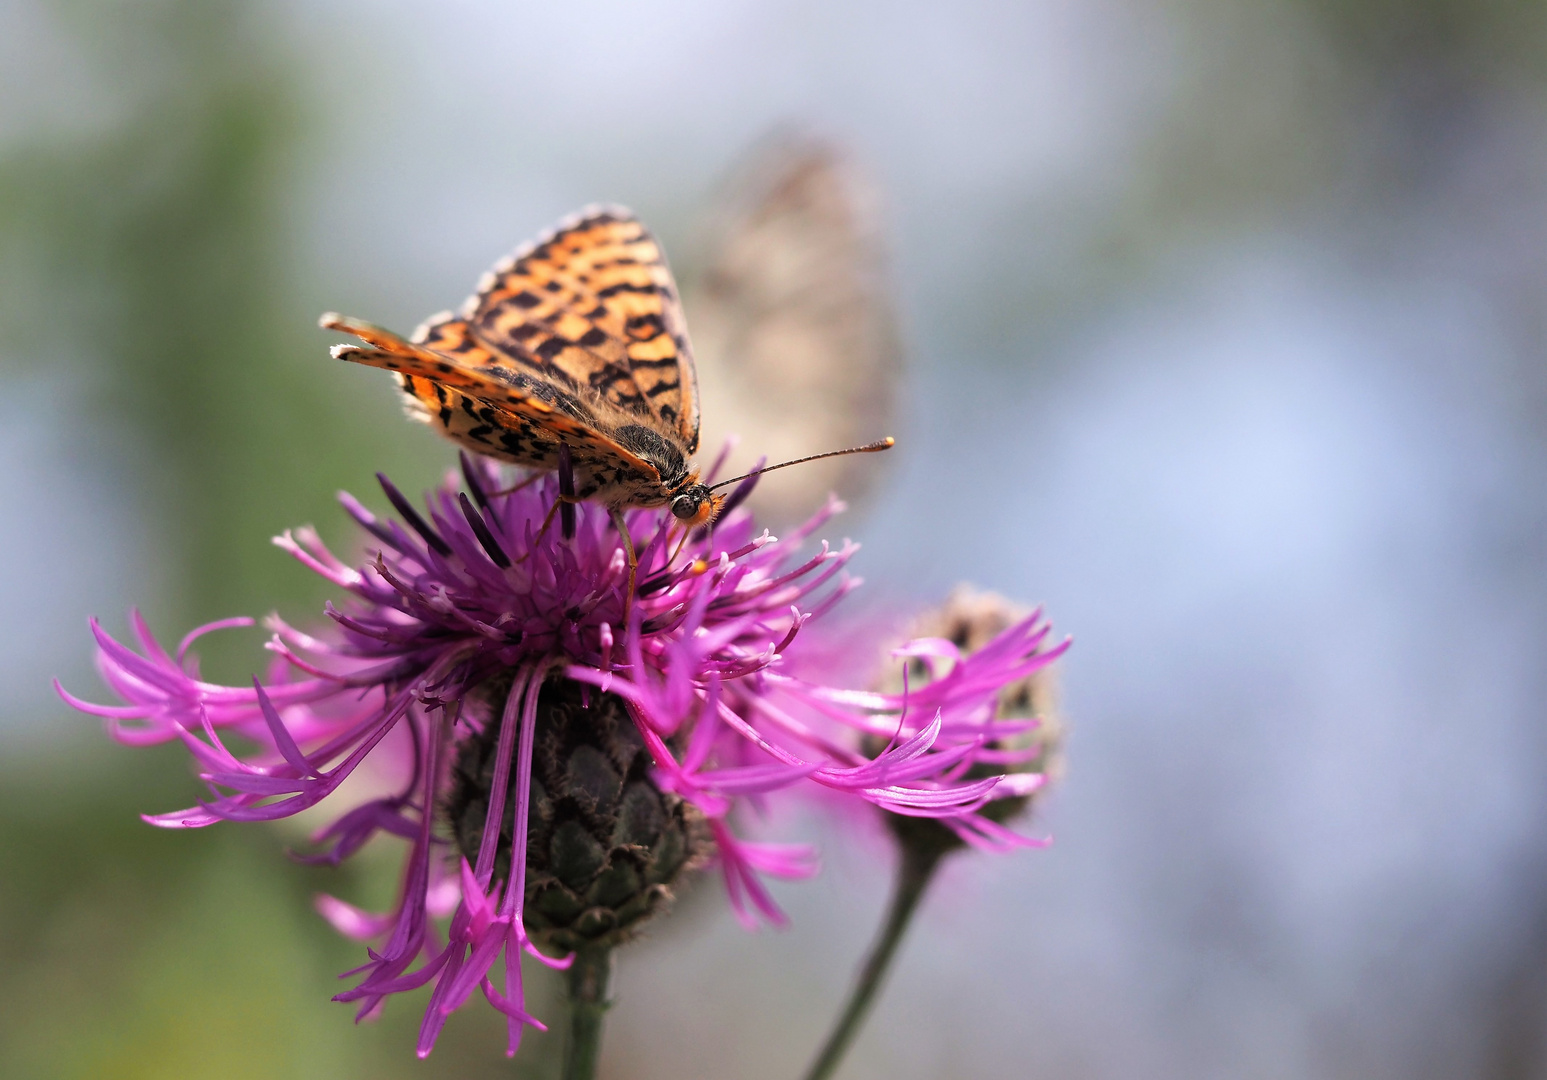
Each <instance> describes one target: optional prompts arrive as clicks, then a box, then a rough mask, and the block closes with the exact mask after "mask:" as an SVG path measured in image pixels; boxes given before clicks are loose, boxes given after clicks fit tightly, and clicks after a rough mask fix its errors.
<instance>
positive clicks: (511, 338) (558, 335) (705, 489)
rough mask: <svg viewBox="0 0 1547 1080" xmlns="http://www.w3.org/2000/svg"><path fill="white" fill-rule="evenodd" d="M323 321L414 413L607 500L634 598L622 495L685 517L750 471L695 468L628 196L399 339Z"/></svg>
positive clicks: (646, 238)
mask: <svg viewBox="0 0 1547 1080" xmlns="http://www.w3.org/2000/svg"><path fill="white" fill-rule="evenodd" d="M321 324H322V326H323V327H324V328H325V329H332V330H344V331H347V332H348V333H351V334H353V335H354V336H355V337H357V338H359V339H360V340H361V341H363V342H365V345H364V346H360V345H337V346H334V348H333V356H334V357H335V358H337V359H340V360H349V361H353V362H354V363H357V364H366V365H369V366H371V367H378V368H385V369H386V370H388V371H392V372H396V373H397V376H398V380H399V382H400V384H401V386H402V389H403V393H404V395H405V396H406V397H407V399H408V408H409V412H410V415H411V416H413V417H414V418H416V419H419V420H423V421H425V422H426V423H429V424H431V425H434V426H438V427H439V428H440V429H441V431H443V432H444V433H445V434H447V435H449V436H450V437H451V438H453V439H455V440H456V441H457V442H459V443H461V444H462V445H463V446H466V447H468V448H469V449H471V450H474V451H476V452H477V453H480V454H486V455H488V456H490V457H493V458H498V459H500V460H502V461H508V462H512V463H514V464H516V465H524V466H527V467H528V468H532V469H553V468H560V477H561V481H563V480H565V479H568V480H569V482H571V483H573V484H574V490H573V492H572V493H566V494H563V495H561V496H560V498H561V500H563V501H568V502H579V501H581V500H584V499H597V500H599V501H600V502H602V504H603V505H605V506H606V507H607V508H608V510H609V511H610V513H611V515H612V518H613V522H614V524H615V525H616V526H617V528H618V532H619V534H620V536H621V537H622V538H623V542H624V546H625V549H626V553H627V555H628V568H629V584H628V591H627V593H626V596H628V597H630V598H631V597H632V596H633V593H634V582H635V571H636V569H637V566H638V562H637V559H636V558H635V553H634V543H633V539H632V537H631V536H630V534H629V531H628V528H627V525H626V524H625V522H624V521H623V518H622V514H621V511H622V510H623V508H625V507H629V506H644V507H651V506H669V507H670V508H671V513H672V515H673V516H674V517H675V518H677V520H678V521H679V522H681V523H682V525H683V526H684V528H685V529H687V530H690V529H693V528H696V527H698V526H702V525H708V524H710V523H712V522H713V521H714V519H715V516H716V515H717V514H718V513H719V511H720V509H721V507H722V506H723V505H724V503H725V496H723V495H716V494H715V493H714V489H715V488H717V487H724V486H725V485H727V484H731V483H735V482H736V481H738V480H743V479H745V478H746V477H745V476H738V477H734V478H732V479H731V480H722V481H720V482H719V483H717V484H714V485H707V484H704V483H701V482H700V481H699V474H700V471H699V468H698V466H697V465H696V464H694V462H693V454H694V452H695V451H697V449H698V425H699V406H698V377H697V372H696V369H695V368H694V366H693V350H692V347H691V346H690V345H689V344H688V335H687V326H686V322H685V320H684V318H683V315H682V304H681V301H680V299H679V297H678V293H677V286H676V282H675V281H674V280H673V278H672V274H671V270H670V269H669V268H668V267H667V265H666V258H665V256H664V255H663V254H662V253H661V246H660V244H658V243H657V242H656V240H655V238H654V237H653V236H651V235H650V231H649V230H648V229H646V228H645V226H644V225H643V224H642V223H641V222H640V221H639V219H638V218H636V217H635V216H634V214H633V213H632V212H631V211H629V210H626V209H624V208H623V207H620V206H590V207H587V208H585V209H584V210H581V211H580V212H579V213H577V214H575V215H574V216H572V217H569V218H566V219H565V220H564V221H561V222H560V223H559V224H558V225H557V226H556V227H555V228H554V229H553V230H552V231H551V232H549V233H547V234H546V235H544V236H542V237H540V238H539V239H537V240H535V241H533V242H532V243H531V244H528V245H527V246H526V247H524V248H522V249H521V250H520V251H518V252H516V254H514V255H512V256H511V257H510V258H508V259H505V260H503V261H501V262H500V263H498V264H496V265H495V267H494V269H493V271H491V272H490V273H489V274H487V275H486V276H485V277H484V279H483V280H482V281H480V282H479V284H478V291H477V292H476V293H474V294H473V295H472V296H471V297H469V298H468V300H467V302H466V303H465V304H464V305H463V307H462V310H461V312H460V313H459V314H453V313H452V312H449V311H448V312H444V313H442V314H440V315H435V316H432V317H431V318H430V319H429V320H428V321H426V322H425V323H424V324H423V325H422V326H420V327H419V328H418V329H417V330H415V331H414V333H413V334H412V336H411V337H410V338H408V339H406V340H405V339H404V338H400V337H398V336H397V335H396V334H393V333H392V332H391V331H388V330H383V329H382V328H380V327H378V326H373V325H371V324H370V323H366V322H361V321H360V320H358V319H350V318H345V317H344V316H342V315H338V314H335V313H331V312H330V313H328V314H326V315H324V316H323V317H322V320H321ZM892 444H893V440H892V439H891V438H889V437H888V438H886V439H883V440H881V441H880V442H876V443H872V444H870V445H868V446H863V447H855V448H854V449H852V450H839V451H832V452H829V453H826V454H814V455H811V456H810V457H806V458H797V459H796V460H794V461H786V462H784V463H782V464H780V465H774V466H769V467H767V468H760V469H755V470H753V471H754V472H770V471H772V470H773V469H782V468H784V467H785V466H787V465H797V464H800V463H801V462H804V461H813V460H816V459H818V458H824V457H832V456H835V455H837V454H850V453H859V452H871V451H875V450H885V449H887V448H889V447H891V446H892ZM561 466H562V467H561ZM566 473H568V474H569V475H568V476H566ZM748 475H750V474H748ZM559 505H560V504H559V503H558V502H555V504H554V509H558V507H559ZM549 520H550V521H551V520H552V514H551V513H550V515H549ZM546 527H547V522H544V528H545V529H546Z"/></svg>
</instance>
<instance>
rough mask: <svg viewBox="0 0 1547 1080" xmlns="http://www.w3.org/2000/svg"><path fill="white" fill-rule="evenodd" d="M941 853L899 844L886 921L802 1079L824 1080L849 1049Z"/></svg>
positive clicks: (942, 853) (830, 1074)
mask: <svg viewBox="0 0 1547 1080" xmlns="http://www.w3.org/2000/svg"><path fill="white" fill-rule="evenodd" d="M944 855H945V852H944V851H942V850H928V849H924V850H921V849H920V848H916V847H911V846H908V845H902V856H901V859H900V860H899V862H898V864H897V880H896V882H894V883H893V885H892V901H891V904H890V905H889V907H888V908H887V912H886V921H885V922H884V923H883V924H882V925H881V932H880V934H878V935H877V936H876V940H875V943H874V944H872V945H871V946H870V955H869V956H867V957H866V958H865V966H864V967H863V968H861V969H860V973H859V979H858V980H857V981H856V982H855V984H854V990H853V992H852V993H851V994H850V995H849V1002H848V1004H847V1005H846V1006H844V1010H843V1013H842V1015H841V1016H839V1018H838V1022H837V1023H836V1024H835V1025H834V1026H833V1030H832V1032H831V1033H830V1034H829V1035H828V1036H827V1042H826V1043H824V1044H823V1046H822V1051H821V1053H819V1054H818V1055H817V1058H816V1061H815V1062H813V1063H812V1065H811V1068H810V1070H809V1071H807V1073H806V1078H805V1080H827V1078H828V1077H830V1076H832V1075H833V1073H834V1072H835V1071H836V1070H837V1068H838V1063H839V1062H841V1061H842V1060H843V1055H844V1054H845V1053H846V1052H847V1051H848V1049H849V1044H850V1043H852V1042H853V1041H854V1037H855V1036H856V1035H858V1034H859V1029H860V1025H862V1024H863V1023H864V1021H865V1014H866V1013H868V1012H869V1011H870V1005H871V1002H873V1001H874V1000H875V997H876V994H877V993H878V992H879V991H880V989H881V982H882V980H883V979H884V978H885V976H886V971H887V968H889V967H890V966H891V963H892V958H893V957H894V956H895V955H896V954H897V946H898V945H899V944H901V943H902V938H903V935H904V934H905V933H907V930H908V923H909V922H910V921H911V920H912V918H913V912H914V909H915V908H917V907H918V902H919V900H920V899H921V898H922V897H923V895H924V889H925V888H926V887H927V886H928V885H929V882H930V879H931V878H932V877H934V873H935V868H936V867H938V866H939V865H940V859H941V858H942V857H943V856H944Z"/></svg>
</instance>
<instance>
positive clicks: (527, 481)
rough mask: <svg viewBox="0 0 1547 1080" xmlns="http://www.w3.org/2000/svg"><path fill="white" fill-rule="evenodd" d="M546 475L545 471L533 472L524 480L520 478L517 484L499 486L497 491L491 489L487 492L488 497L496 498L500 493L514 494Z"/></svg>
mask: <svg viewBox="0 0 1547 1080" xmlns="http://www.w3.org/2000/svg"><path fill="white" fill-rule="evenodd" d="M547 475H548V474H547V473H545V472H534V473H533V474H532V475H531V476H528V477H527V478H526V479H525V480H522V481H521V482H520V483H518V484H512V485H511V486H510V487H508V488H501V489H500V490H498V491H491V492H490V493H489V498H491V499H494V498H498V497H500V496H502V495H514V494H515V493H516V492H518V491H520V490H521V489H522V488H524V487H528V486H530V485H531V484H534V483H536V482H537V481H539V480H541V479H542V478H543V477H545V476H547Z"/></svg>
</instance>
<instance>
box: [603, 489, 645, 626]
mask: <svg viewBox="0 0 1547 1080" xmlns="http://www.w3.org/2000/svg"><path fill="white" fill-rule="evenodd" d="M608 513H609V514H610V515H611V516H612V523H613V525H614V526H616V528H617V530H618V535H619V536H621V537H622V538H623V551H624V554H626V555H627V556H628V592H626V593H624V594H623V625H624V626H625V627H626V626H628V617H629V613H630V609H632V608H633V606H634V582H635V579H636V578H637V577H638V576H639V556H638V555H637V554H635V553H634V538H633V537H632V536H630V535H629V531H628V522H626V521H624V520H623V511H621V510H619V509H618V508H617V507H612V508H611V509H609V510H608Z"/></svg>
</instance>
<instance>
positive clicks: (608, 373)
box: [463, 207, 699, 454]
mask: <svg viewBox="0 0 1547 1080" xmlns="http://www.w3.org/2000/svg"><path fill="white" fill-rule="evenodd" d="M463 315H464V317H465V319H466V321H467V323H468V325H469V327H470V328H471V332H472V334H473V335H474V336H475V337H476V338H477V339H478V340H479V341H481V342H483V343H486V344H487V345H488V346H489V347H492V348H493V349H495V350H498V351H500V352H503V353H507V354H508V355H509V356H510V357H512V358H513V359H515V360H517V361H518V362H519V363H520V364H521V365H522V366H524V367H526V368H528V369H529V370H531V371H532V372H533V373H534V374H546V375H548V376H549V377H550V378H552V379H553V380H554V381H555V382H559V383H561V384H563V383H567V384H568V385H569V386H570V387H572V388H576V389H578V388H582V387H584V388H589V389H590V390H592V391H594V392H595V393H597V394H598V395H600V396H601V398H602V399H603V400H605V401H607V402H609V403H611V404H612V405H615V406H617V407H618V408H620V409H622V410H624V411H626V412H632V413H637V414H639V415H642V416H647V417H650V418H652V419H655V420H656V421H657V422H658V423H659V424H661V425H662V426H664V427H665V428H666V429H667V430H669V431H673V432H675V433H676V435H677V436H678V438H679V439H680V440H681V442H682V444H683V447H684V449H685V450H686V451H687V453H689V454H691V453H693V452H694V451H695V450H696V449H697V448H698V417H699V414H698V386H697V377H696V373H695V371H694V367H693V355H692V349H691V347H690V346H689V344H688V338H687V331H686V322H685V320H684V319H683V316H682V306H681V302H680V300H679V298H678V295H677V287H676V283H675V282H674V281H673V279H672V275H671V270H670V269H669V268H668V267H667V265H666V260H665V257H664V256H663V255H662V253H661V248H660V245H659V244H658V243H657V242H656V240H655V238H654V237H653V236H651V235H650V232H649V230H648V229H646V228H645V227H644V225H643V224H641V223H640V222H639V220H638V219H637V218H635V217H634V215H633V214H632V213H631V212H630V211H628V210H624V209H622V208H621V207H592V208H588V209H586V210H583V211H581V212H580V213H579V214H577V215H576V216H575V217H573V218H571V219H569V220H568V221H566V222H564V223H562V224H561V225H560V226H559V227H558V228H557V229H556V230H555V231H554V232H553V233H552V234H550V235H548V236H545V237H543V238H542V239H540V240H538V241H537V242H536V243H534V244H532V245H529V246H528V247H526V248H524V249H523V250H521V251H520V252H518V253H517V254H516V255H515V256H513V257H512V258H511V259H509V260H506V261H505V262H503V263H501V264H500V265H499V266H497V267H496V268H495V272H494V273H493V274H492V275H490V276H489V278H487V279H486V280H485V281H484V282H483V283H481V287H480V289H479V292H478V294H477V295H476V296H474V297H472V299H470V300H469V301H468V304H467V307H466V308H465V309H464V312H463Z"/></svg>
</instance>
